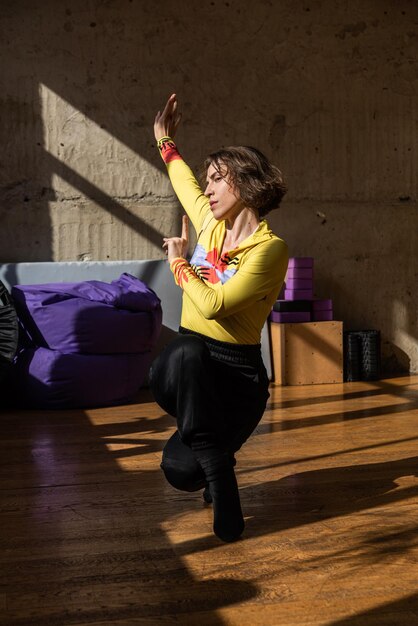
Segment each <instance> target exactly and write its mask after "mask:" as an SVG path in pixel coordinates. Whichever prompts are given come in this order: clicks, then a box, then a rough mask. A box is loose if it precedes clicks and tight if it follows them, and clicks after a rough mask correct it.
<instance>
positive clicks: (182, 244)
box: [163, 215, 189, 262]
mask: <svg viewBox="0 0 418 626" xmlns="http://www.w3.org/2000/svg"><path fill="white" fill-rule="evenodd" d="M163 241H164V243H163V248H164V250H165V253H166V255H167V259H168V260H169V261H170V262H171V261H172V260H173V259H177V258H179V257H183V258H186V254H187V246H188V243H189V218H188V217H187V215H183V218H182V229H181V237H164V239H163Z"/></svg>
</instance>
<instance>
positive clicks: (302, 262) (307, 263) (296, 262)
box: [288, 256, 314, 268]
mask: <svg viewBox="0 0 418 626" xmlns="http://www.w3.org/2000/svg"><path fill="white" fill-rule="evenodd" d="M313 262H314V260H313V257H311V256H295V257H290V259H289V264H288V267H289V268H295V267H297V268H300V267H313Z"/></svg>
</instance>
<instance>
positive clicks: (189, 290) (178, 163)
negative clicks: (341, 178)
mask: <svg viewBox="0 0 418 626" xmlns="http://www.w3.org/2000/svg"><path fill="white" fill-rule="evenodd" d="M158 146H159V149H160V153H161V156H162V158H163V160H164V162H165V164H166V166H167V171H168V175H169V177H170V181H171V184H172V186H173V188H174V191H175V193H176V195H177V197H178V199H179V200H180V202H181V204H182V206H183V208H184V210H185V211H186V213H187V215H188V216H189V218H190V220H191V222H192V224H193V227H194V228H195V230H196V233H197V244H196V248H195V250H194V252H193V255H192V257H191V259H190V262H187V260H186V259H183V258H176V259H174V260H173V261H171V263H170V268H171V270H172V272H173V274H174V278H175V281H176V283H177V284H178V285H179V286H180V287H181V288H182V290H183V303H182V314H181V326H183V327H184V328H187V329H189V330H192V331H195V332H198V333H201V334H203V335H206V336H208V337H212V338H213V339H217V340H219V341H225V342H229V343H235V344H258V343H260V340H261V330H262V328H263V325H264V323H265V321H266V319H267V317H268V315H269V313H270V311H271V308H272V306H273V303H274V302H275V300H276V299H277V298H278V294H279V291H280V289H281V286H282V284H283V280H284V277H285V274H286V269H287V263H288V249H287V245H286V244H285V242H284V241H283V240H282V239H280V238H279V237H277V235H275V234H274V233H273V232H272V231H271V230H270V228H269V226H268V224H267V222H266V221H265V220H262V221H261V222H260V224H259V226H258V228H257V229H256V231H255V232H254V233H253V234H252V235H250V236H249V237H247V238H246V239H245V240H244V241H241V243H240V244H239V245H238V246H237V247H236V248H234V249H233V250H228V251H227V252H224V253H223V254H221V251H222V247H223V242H224V239H225V234H226V225H225V222H224V221H223V220H222V221H218V220H216V219H215V218H214V217H213V215H212V211H211V209H210V204H209V199H208V198H207V197H206V196H205V195H204V194H203V192H202V190H201V188H200V187H199V184H198V182H197V180H196V178H195V176H194V174H193V172H192V171H191V169H190V168H189V167H188V165H187V164H186V163H185V162H184V161H183V159H182V157H181V156H180V154H179V152H178V150H177V148H176V145H175V143H174V142H173V140H172V139H170V138H169V137H163V138H162V139H160V140H159V142H158Z"/></svg>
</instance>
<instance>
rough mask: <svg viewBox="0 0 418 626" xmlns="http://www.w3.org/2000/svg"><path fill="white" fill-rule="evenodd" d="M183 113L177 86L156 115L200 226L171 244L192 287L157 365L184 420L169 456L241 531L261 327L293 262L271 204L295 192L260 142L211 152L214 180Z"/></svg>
mask: <svg viewBox="0 0 418 626" xmlns="http://www.w3.org/2000/svg"><path fill="white" fill-rule="evenodd" d="M180 119H181V116H180V113H179V112H178V105H177V98H176V95H175V94H173V95H172V96H171V97H170V98H169V99H168V101H167V104H166V105H165V108H164V110H163V111H162V113H161V112H160V111H159V112H158V113H157V116H156V118H155V123H154V134H155V138H156V140H157V143H158V147H159V150H160V153H161V156H162V158H163V160H164V162H165V164H166V166H167V170H168V175H169V177H170V181H171V183H172V185H173V188H174V191H175V193H176V194H177V196H178V198H179V200H180V202H181V204H182V206H183V207H184V209H185V211H186V213H187V215H188V216H189V218H190V220H191V222H192V225H193V227H194V228H195V230H196V233H197V245H196V247H195V250H194V252H193V255H192V257H191V259H190V260H189V261H188V260H187V259H186V250H187V243H188V218H187V217H186V216H185V217H183V229H182V234H181V237H168V238H165V239H164V243H163V247H164V249H165V251H166V254H167V258H168V261H169V264H170V268H171V271H172V272H173V275H174V279H175V281H176V283H177V284H178V285H179V286H180V287H181V289H182V290H183V304H182V314H181V326H180V328H179V334H178V335H177V337H176V338H175V339H174V340H173V341H172V342H171V343H169V344H168V346H167V347H166V348H165V349H164V350H163V352H162V353H161V354H160V355H159V356H158V357H157V359H156V360H155V361H154V363H153V364H152V367H151V371H150V384H151V390H152V392H153V395H154V398H155V400H156V401H157V402H158V404H159V405H160V406H161V407H162V408H163V409H164V411H166V412H167V413H169V414H170V415H172V416H173V417H175V418H176V420H177V431H176V432H175V433H174V435H173V436H172V437H171V438H170V439H169V441H168V442H167V444H166V446H165V448H164V451H163V458H162V463H161V467H162V469H163V471H164V474H165V476H166V478H167V480H168V482H169V483H170V484H171V485H172V486H174V487H175V488H177V489H181V490H184V491H196V490H198V489H204V493H203V497H204V499H205V501H206V502H208V503H210V502H212V503H213V530H214V533H215V534H216V535H217V536H218V537H219V538H220V539H221V540H223V541H235V540H237V539H238V538H239V537H240V536H241V534H242V532H243V530H244V518H243V514H242V510H241V503H240V497H239V491H238V485H237V480H236V476H235V471H234V466H235V463H236V461H235V456H234V453H235V452H237V450H239V449H240V448H241V446H242V445H243V443H244V442H245V441H246V440H247V439H248V437H249V436H250V435H251V433H252V432H253V431H254V429H255V427H256V426H257V424H258V423H259V421H260V419H261V417H262V415H263V413H264V410H265V406H266V402H267V399H268V397H269V392H268V385H269V381H268V377H267V374H266V370H265V367H264V364H263V361H262V357H261V346H260V337H261V330H262V327H263V325H264V323H265V321H266V319H267V316H268V315H269V313H270V311H271V308H272V305H273V303H274V301H275V300H276V299H277V297H278V294H279V291H280V288H281V285H282V283H283V280H284V276H285V273H286V269H287V262H288V251H287V246H286V244H285V243H284V241H282V240H281V239H280V238H279V237H277V236H276V235H275V234H273V233H272V231H271V230H270V228H269V226H268V224H267V222H266V221H265V220H264V217H265V215H267V213H269V212H270V211H271V210H273V209H276V208H278V206H279V204H280V201H281V199H282V198H283V196H284V194H285V192H286V186H285V183H284V181H283V177H282V174H281V172H280V171H279V170H278V169H277V167H275V166H274V165H272V164H271V163H270V162H269V161H268V160H267V159H266V157H265V156H264V155H263V154H262V153H261V152H260V151H259V150H257V149H255V148H251V147H242V146H240V147H230V148H223V149H221V150H219V151H217V152H214V153H212V154H210V155H209V156H208V158H207V159H206V161H205V164H204V166H205V172H206V181H205V190H204V192H203V191H202V189H201V188H200V186H199V184H198V182H197V180H196V179H195V177H194V175H193V173H192V171H191V170H190V169H189V167H188V166H187V165H186V163H185V162H184V161H183V159H182V157H181V156H180V153H179V151H178V149H177V147H176V144H175V143H174V141H173V139H174V136H175V133H176V130H177V127H178V125H179V122H180Z"/></svg>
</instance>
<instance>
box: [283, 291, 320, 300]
mask: <svg viewBox="0 0 418 626" xmlns="http://www.w3.org/2000/svg"><path fill="white" fill-rule="evenodd" d="M284 299H285V300H312V299H313V289H285V291H284Z"/></svg>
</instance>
